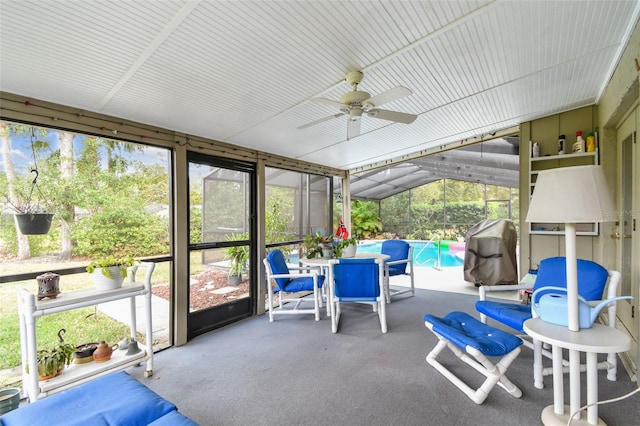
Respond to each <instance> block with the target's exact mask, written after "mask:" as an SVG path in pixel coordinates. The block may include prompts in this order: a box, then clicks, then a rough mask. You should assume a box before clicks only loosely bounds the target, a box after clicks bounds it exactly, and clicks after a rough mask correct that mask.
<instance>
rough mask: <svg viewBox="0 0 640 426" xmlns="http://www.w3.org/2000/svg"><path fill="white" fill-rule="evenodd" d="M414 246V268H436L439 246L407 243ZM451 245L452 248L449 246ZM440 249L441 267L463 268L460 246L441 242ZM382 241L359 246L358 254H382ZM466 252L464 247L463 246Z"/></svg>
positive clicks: (425, 242) (426, 243)
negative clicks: (459, 254)
mask: <svg viewBox="0 0 640 426" xmlns="http://www.w3.org/2000/svg"><path fill="white" fill-rule="evenodd" d="M407 242H408V243H409V244H411V245H412V246H413V265H414V266H430V267H433V266H436V265H437V261H438V246H437V244H436V243H434V242H427V241H407ZM450 244H451V247H449V245H450ZM440 245H441V246H442V247H441V249H440V266H441V267H450V266H462V264H463V263H464V262H463V260H462V259H461V258H460V257H458V256H456V253H457V252H459V251H461V250H459V249H460V248H461V247H460V244H458V243H454V242H453V241H441V244H440ZM381 248H382V241H380V242H377V241H376V242H371V243H365V244H360V245H358V253H380V249H381ZM462 251H464V246H462Z"/></svg>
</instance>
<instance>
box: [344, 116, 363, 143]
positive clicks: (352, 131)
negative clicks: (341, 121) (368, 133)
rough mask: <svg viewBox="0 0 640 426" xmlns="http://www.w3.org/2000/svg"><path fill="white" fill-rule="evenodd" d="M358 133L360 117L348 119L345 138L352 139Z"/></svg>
mask: <svg viewBox="0 0 640 426" xmlns="http://www.w3.org/2000/svg"><path fill="white" fill-rule="evenodd" d="M359 134H360V117H358V119H357V120H349V124H348V125H347V140H349V139H353V138H355V137H356V136H358V135H359Z"/></svg>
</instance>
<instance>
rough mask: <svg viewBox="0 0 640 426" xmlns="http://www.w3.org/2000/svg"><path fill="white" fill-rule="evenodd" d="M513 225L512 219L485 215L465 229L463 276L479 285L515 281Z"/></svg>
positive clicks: (514, 229) (516, 280)
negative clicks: (487, 217) (480, 220)
mask: <svg viewBox="0 0 640 426" xmlns="http://www.w3.org/2000/svg"><path fill="white" fill-rule="evenodd" d="M517 238H518V236H517V234H516V227H515V226H514V224H513V222H512V221H511V220H507V219H487V220H483V221H482V222H480V223H477V224H475V225H474V226H473V227H472V228H471V229H469V231H468V232H467V238H466V244H465V254H464V279H465V281H469V282H472V283H474V284H475V285H476V286H478V285H497V284H517V283H518V265H517V263H516V244H517Z"/></svg>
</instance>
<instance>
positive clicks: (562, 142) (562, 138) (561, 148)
mask: <svg viewBox="0 0 640 426" xmlns="http://www.w3.org/2000/svg"><path fill="white" fill-rule="evenodd" d="M566 140H567V138H566V136H565V135H560V136H558V155H562V154H564V145H565V142H566Z"/></svg>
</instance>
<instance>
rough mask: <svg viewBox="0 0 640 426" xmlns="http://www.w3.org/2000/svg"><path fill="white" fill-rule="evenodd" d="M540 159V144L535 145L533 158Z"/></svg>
mask: <svg viewBox="0 0 640 426" xmlns="http://www.w3.org/2000/svg"><path fill="white" fill-rule="evenodd" d="M537 157H540V144H538V142H536V143H534V144H533V158H537Z"/></svg>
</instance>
